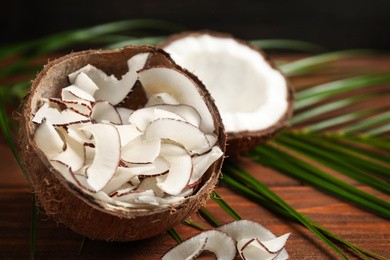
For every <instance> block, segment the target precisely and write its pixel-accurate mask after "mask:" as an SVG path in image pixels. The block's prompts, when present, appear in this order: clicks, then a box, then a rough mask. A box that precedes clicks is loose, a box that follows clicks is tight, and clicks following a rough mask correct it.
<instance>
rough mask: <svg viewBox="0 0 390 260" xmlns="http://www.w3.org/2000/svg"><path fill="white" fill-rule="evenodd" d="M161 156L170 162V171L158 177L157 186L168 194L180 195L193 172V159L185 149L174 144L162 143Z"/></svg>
mask: <svg viewBox="0 0 390 260" xmlns="http://www.w3.org/2000/svg"><path fill="white" fill-rule="evenodd" d="M160 156H161V157H163V158H164V159H165V160H167V161H168V163H169V166H170V168H169V173H168V174H166V175H163V176H159V177H157V186H158V187H159V188H160V189H161V190H162V191H164V192H165V193H167V194H170V195H178V194H180V193H181V192H182V191H183V190H184V188H185V187H186V186H187V184H188V182H189V180H190V178H191V174H192V160H191V157H190V155H189V154H188V153H187V151H186V150H185V149H183V148H182V147H180V146H177V145H174V144H161V151H160Z"/></svg>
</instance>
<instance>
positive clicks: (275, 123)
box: [160, 31, 294, 156]
mask: <svg viewBox="0 0 390 260" xmlns="http://www.w3.org/2000/svg"><path fill="white" fill-rule="evenodd" d="M160 46H161V47H162V48H164V49H165V50H166V51H167V52H168V53H170V54H171V55H172V57H173V59H174V60H175V61H176V62H177V63H178V64H179V65H181V66H183V67H184V68H186V69H188V70H190V71H192V72H194V73H195V74H196V75H197V76H198V77H199V78H200V80H202V81H203V82H204V83H205V85H206V87H207V89H208V90H209V91H210V93H211V95H212V97H213V98H214V99H215V102H216V104H217V106H218V109H219V110H220V112H221V116H222V119H223V122H224V125H225V129H226V132H227V133H228V144H229V145H228V147H227V154H228V155H232V156H236V155H239V154H241V153H244V152H247V151H249V150H250V149H252V148H254V147H255V146H257V145H259V144H261V143H263V142H264V141H266V140H268V139H270V138H271V137H272V136H274V135H275V134H276V133H277V132H278V131H279V130H281V129H283V128H284V127H286V125H287V124H288V121H289V119H290V118H291V116H292V112H293V98H294V92H293V88H292V86H291V84H290V83H289V82H288V81H287V79H286V77H284V75H283V74H282V73H281V72H280V71H279V70H278V68H277V67H276V66H275V64H274V63H273V62H272V61H271V60H270V59H269V58H268V57H267V56H266V55H265V54H264V53H263V52H262V51H261V50H259V49H257V48H256V47H254V46H252V45H250V44H249V43H248V42H246V41H243V40H239V39H236V38H234V37H232V36H231V35H228V34H223V33H217V32H211V31H198V32H184V33H181V34H175V35H172V36H171V37H168V38H167V39H166V40H165V41H164V42H163V43H162V44H161V45H160Z"/></svg>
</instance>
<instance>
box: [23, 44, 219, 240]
mask: <svg viewBox="0 0 390 260" xmlns="http://www.w3.org/2000/svg"><path fill="white" fill-rule="evenodd" d="M143 52H149V53H151V55H150V60H149V66H160V65H161V66H168V67H172V68H175V69H177V70H180V71H182V72H183V73H185V75H187V76H188V77H189V78H191V80H192V81H193V82H195V85H196V88H197V89H198V91H199V93H200V94H201V96H202V97H203V98H204V101H205V104H206V105H207V108H208V109H209V111H210V113H211V114H212V117H213V120H214V125H215V133H216V135H217V136H218V141H217V145H218V146H219V147H220V148H221V150H222V151H225V142H226V136H225V132H224V127H223V124H222V120H221V117H220V115H219V112H218V109H217V107H216V106H215V104H214V102H213V99H212V98H211V97H210V94H209V92H208V91H207V90H206V88H205V87H204V85H203V84H202V83H201V82H200V81H199V80H198V78H197V77H195V76H194V75H193V74H191V73H190V72H188V71H187V70H185V69H182V68H181V67H180V66H178V65H176V64H175V62H174V61H173V60H172V59H171V58H170V56H169V55H168V54H167V53H166V52H165V51H163V50H161V49H160V48H157V47H152V46H147V45H144V46H127V47H124V48H123V49H120V50H114V51H104V50H88V51H82V52H75V53H72V54H69V55H67V56H64V57H62V58H59V59H56V60H53V61H50V62H49V63H48V64H47V65H46V66H45V67H44V69H43V70H42V71H41V73H39V75H38V76H37V78H36V79H35V80H34V82H33V83H32V86H31V89H30V91H29V93H28V94H27V96H26V98H25V105H24V110H23V117H22V121H21V128H20V138H19V150H20V155H21V158H22V163H23V166H24V168H25V169H26V172H27V175H28V177H29V180H30V182H31V185H32V188H33V190H34V192H35V194H36V196H37V198H38V203H39V205H41V206H42V207H43V208H44V209H45V211H46V214H47V215H49V216H51V217H52V218H54V219H55V220H56V221H58V222H62V223H64V224H65V225H66V226H67V227H69V228H71V229H72V230H74V231H75V232H77V233H79V234H82V235H84V236H86V237H88V238H91V239H101V240H108V241H132V240H139V239H144V238H148V237H152V236H155V235H157V234H160V233H162V232H165V231H167V230H169V229H170V228H172V227H174V226H175V225H177V224H179V223H180V222H181V221H182V220H183V219H185V218H186V217H188V216H189V215H191V214H192V213H194V212H195V211H196V210H197V209H198V208H199V207H200V206H201V205H203V204H204V203H205V201H206V200H207V199H208V197H209V194H210V193H211V192H212V190H213V189H214V186H215V185H216V183H217V180H218V175H219V174H220V169H221V166H222V162H223V156H222V157H221V158H220V159H218V160H217V161H215V162H214V163H213V164H212V165H211V166H210V167H209V168H208V170H207V171H206V173H205V175H204V179H203V180H202V182H201V183H200V185H199V186H198V188H197V189H196V191H195V192H194V193H193V194H192V195H191V196H188V197H186V198H185V199H184V200H183V201H181V202H179V203H176V204H172V205H171V206H170V207H165V208H154V209H126V210H118V209H114V208H110V207H105V206H104V205H102V204H101V203H97V202H96V201H95V199H94V198H92V197H89V196H88V195H86V193H84V192H83V191H82V190H81V189H80V188H78V187H76V186H75V185H73V184H71V183H70V182H68V181H66V180H65V178H64V177H63V176H62V175H61V174H60V173H59V172H58V171H57V170H55V169H54V168H53V166H52V165H51V164H50V162H49V160H48V159H47V157H46V156H45V155H44V153H43V152H42V151H41V150H40V149H39V148H38V147H37V144H36V143H35V142H34V133H35V130H36V128H37V127H38V125H37V124H36V123H33V122H32V118H33V116H34V114H35V113H36V111H37V110H38V108H39V107H40V105H41V102H42V101H41V100H42V99H48V98H51V97H58V96H59V95H60V92H61V89H62V88H65V87H66V86H68V85H69V81H68V75H69V74H70V73H72V72H74V71H76V70H78V69H80V68H82V67H84V66H86V65H87V64H91V65H93V66H95V67H97V68H99V69H101V70H103V71H104V72H105V73H107V75H115V76H116V77H117V78H118V79H119V78H120V77H121V75H124V74H125V73H126V72H127V70H128V66H127V61H128V60H129V59H130V58H131V57H133V56H134V55H136V54H138V53H143ZM146 101H147V100H146V97H145V93H144V92H143V90H142V88H141V87H139V86H136V87H135V89H134V91H133V92H132V93H131V94H130V95H129V97H128V99H127V100H126V102H124V103H123V104H122V106H123V107H126V108H130V109H137V108H139V107H142V106H143V105H144V104H145V102H146Z"/></svg>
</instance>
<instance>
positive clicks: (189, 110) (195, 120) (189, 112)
mask: <svg viewBox="0 0 390 260" xmlns="http://www.w3.org/2000/svg"><path fill="white" fill-rule="evenodd" d="M153 107H155V108H160V109H164V110H168V111H170V112H173V113H176V114H178V115H179V116H181V117H183V118H184V120H185V121H188V122H189V123H191V124H193V125H194V126H196V127H199V126H200V123H201V121H202V118H201V117H200V115H199V113H198V111H196V109H195V108H194V107H192V106H188V105H169V104H163V105H155V106H153Z"/></svg>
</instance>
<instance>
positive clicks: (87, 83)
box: [69, 72, 99, 97]
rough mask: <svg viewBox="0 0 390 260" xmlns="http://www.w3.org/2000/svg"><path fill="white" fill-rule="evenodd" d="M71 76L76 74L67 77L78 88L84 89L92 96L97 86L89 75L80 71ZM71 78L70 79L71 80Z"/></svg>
mask: <svg viewBox="0 0 390 260" xmlns="http://www.w3.org/2000/svg"><path fill="white" fill-rule="evenodd" d="M73 76H76V77H74V78H72V77H69V81H70V82H71V83H72V84H73V85H75V86H76V87H78V88H79V89H81V90H83V91H85V92H86V93H88V94H89V95H91V96H92V97H93V96H94V95H95V92H96V91H97V90H98V89H99V88H98V86H96V84H95V83H94V82H93V81H92V79H91V78H90V77H88V76H87V74H85V73H84V72H80V73H78V74H77V75H76V74H73ZM71 78H72V80H71Z"/></svg>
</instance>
